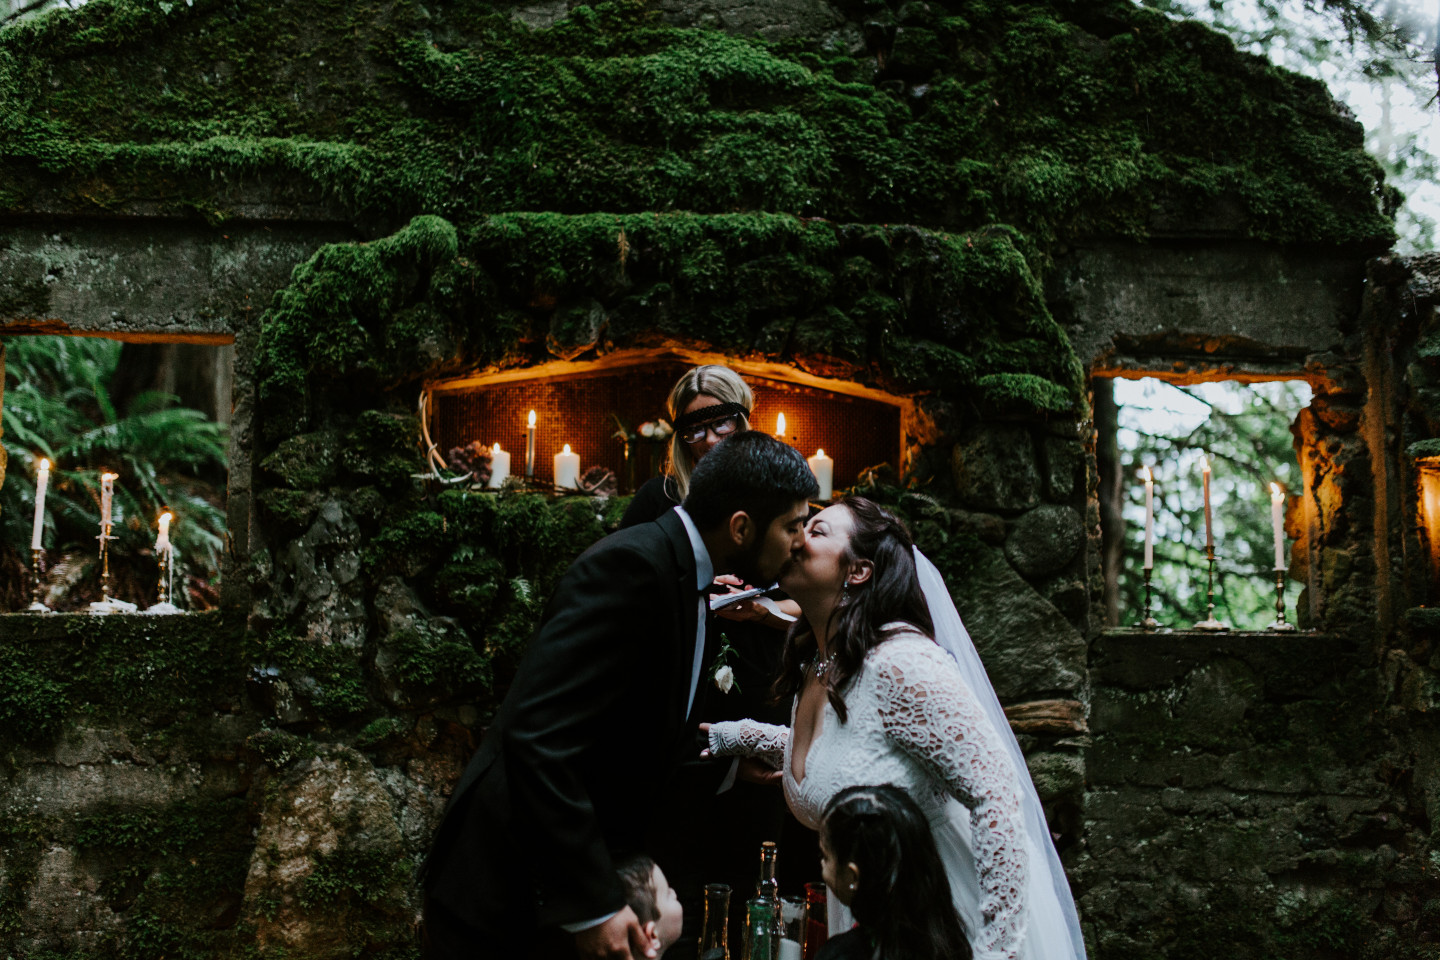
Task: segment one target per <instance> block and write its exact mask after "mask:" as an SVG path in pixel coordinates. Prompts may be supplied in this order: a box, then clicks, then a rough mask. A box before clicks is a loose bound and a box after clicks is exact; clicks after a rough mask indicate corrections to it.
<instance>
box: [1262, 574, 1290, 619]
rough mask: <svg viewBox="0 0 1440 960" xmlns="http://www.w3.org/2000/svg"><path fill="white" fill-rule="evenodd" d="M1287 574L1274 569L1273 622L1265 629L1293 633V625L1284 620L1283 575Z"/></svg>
mask: <svg viewBox="0 0 1440 960" xmlns="http://www.w3.org/2000/svg"><path fill="white" fill-rule="evenodd" d="M1288 572H1289V571H1287V570H1286V569H1285V568H1284V567H1276V568H1275V622H1274V623H1272V624H1270V626H1269V627H1267V628H1266V629H1269V630H1275V631H1278V632H1284V633H1293V632H1294V630H1295V624H1293V623H1289V622H1287V621H1286V620H1285V574H1286V573H1288Z"/></svg>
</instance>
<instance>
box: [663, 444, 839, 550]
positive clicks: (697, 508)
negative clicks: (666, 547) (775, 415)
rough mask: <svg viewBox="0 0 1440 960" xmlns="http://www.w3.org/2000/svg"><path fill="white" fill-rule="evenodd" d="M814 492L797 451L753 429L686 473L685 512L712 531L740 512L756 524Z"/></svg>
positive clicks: (765, 523) (810, 475)
mask: <svg viewBox="0 0 1440 960" xmlns="http://www.w3.org/2000/svg"><path fill="white" fill-rule="evenodd" d="M819 492H820V486H819V484H817V483H816V482H815V474H813V473H811V472H810V465H809V464H808V463H806V462H805V458H804V457H802V456H801V455H800V451H798V450H796V449H795V448H794V447H791V446H788V445H787V444H783V443H781V442H780V441H779V440H776V439H775V438H774V437H771V436H769V435H768V434H764V433H760V432H759V431H758V430H747V431H746V432H744V433H737V434H733V435H731V436H728V437H726V438H725V439H724V440H721V441H720V442H719V443H717V444H716V445H715V446H714V447H712V448H711V449H710V452H709V453H707V454H705V456H703V457H701V458H700V462H699V463H697V464H696V465H695V472H694V473H692V474H690V490H689V492H688V493H687V494H686V496H685V512H686V513H688V514H690V519H692V520H694V521H695V526H697V527H699V528H700V529H701V530H710V529H713V528H714V527H715V526H717V525H718V524H721V523H724V522H725V521H727V520H729V519H730V518H731V517H732V516H734V515H735V514H736V513H738V512H740V511H742V510H743V511H744V512H745V513H747V514H749V515H750V519H751V520H754V521H755V522H756V523H757V524H759V525H760V530H761V531H762V532H763V531H764V530H765V529H766V528H767V527H769V526H770V522H771V521H772V520H774V519H775V518H776V517H778V516H780V514H782V513H784V512H785V511H786V510H789V509H790V508H791V507H793V506H794V505H795V501H796V500H809V499H811V498H813V497H814V496H815V495H816V494H818V493H819Z"/></svg>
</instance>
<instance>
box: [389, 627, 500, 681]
mask: <svg viewBox="0 0 1440 960" xmlns="http://www.w3.org/2000/svg"><path fill="white" fill-rule="evenodd" d="M389 644H390V646H391V647H392V648H393V649H394V653H395V675H396V677H398V678H399V680H400V681H401V682H402V683H409V684H417V685H420V686H429V685H432V684H437V683H444V684H445V685H446V686H447V687H448V688H451V689H457V690H458V689H463V688H465V687H471V686H476V685H483V686H488V685H489V683H490V679H491V677H490V663H489V661H488V659H486V658H485V657H483V656H481V655H480V654H477V653H476V652H475V648H474V647H473V646H471V644H470V641H469V639H468V638H466V637H465V636H464V634H459V635H458V636H457V635H456V633H455V632H454V631H450V630H444V629H439V628H437V627H435V626H433V625H431V624H424V623H415V624H412V625H411V626H410V627H409V628H408V629H405V630H402V631H400V632H399V633H397V634H396V635H395V636H393V637H391V638H390V640H389Z"/></svg>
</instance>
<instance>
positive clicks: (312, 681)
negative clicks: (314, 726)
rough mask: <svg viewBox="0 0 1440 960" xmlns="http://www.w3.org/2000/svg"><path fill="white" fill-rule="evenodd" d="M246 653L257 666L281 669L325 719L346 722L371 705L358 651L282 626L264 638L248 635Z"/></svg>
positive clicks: (292, 685)
mask: <svg viewBox="0 0 1440 960" xmlns="http://www.w3.org/2000/svg"><path fill="white" fill-rule="evenodd" d="M245 653H246V657H247V659H248V660H249V662H251V663H253V664H257V665H265V666H274V667H277V668H278V669H279V671H280V676H281V677H282V678H283V680H284V682H285V683H288V684H290V685H291V687H292V688H293V689H294V691H295V692H296V693H298V694H299V695H300V696H302V697H304V699H305V700H306V701H307V702H309V703H310V704H311V706H313V707H314V708H315V710H316V712H317V713H318V714H319V715H320V716H322V717H325V718H327V719H332V720H343V719H345V718H347V717H351V716H353V715H355V714H357V713H363V712H364V711H365V710H367V709H368V708H369V707H370V705H371V701H370V694H369V689H368V687H367V686H366V681H365V674H364V671H363V670H362V669H361V667H360V657H359V652H358V651H355V650H350V649H347V648H345V647H342V646H340V645H339V644H335V643H329V642H324V641H321V640H312V639H308V638H305V637H301V636H298V635H297V634H296V633H294V632H293V631H291V630H290V629H288V628H284V627H281V628H277V629H274V630H271V631H270V632H268V633H266V634H265V635H263V636H258V635H255V634H247V636H246V638H245Z"/></svg>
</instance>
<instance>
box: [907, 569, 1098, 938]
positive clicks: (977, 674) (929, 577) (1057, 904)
mask: <svg viewBox="0 0 1440 960" xmlns="http://www.w3.org/2000/svg"><path fill="white" fill-rule="evenodd" d="M915 569H916V572H917V573H918V574H919V577H920V586H921V589H923V590H924V591H925V601H926V603H927V605H928V606H929V608H930V618H931V619H932V620H933V621H934V623H935V641H936V642H937V643H939V644H940V646H941V647H943V648H944V649H945V651H946V652H947V653H949V654H950V656H951V657H953V658H954V660H955V662H956V664H958V665H959V667H960V672H961V674H962V675H963V676H964V678H965V682H966V683H967V684H969V686H970V689H971V690H973V691H974V692H975V697H976V699H977V700H978V701H979V704H980V707H981V708H982V709H983V710H984V711H985V715H986V716H987V717H988V718H989V719H990V722H991V724H992V725H993V726H994V728H995V730H996V732H997V733H998V734H999V736H1000V739H1001V740H1002V741H1003V742H1004V744H1005V747H1006V749H1007V750H1008V751H1009V753H1010V759H1011V761H1012V762H1013V763H1014V764H1015V770H1016V772H1017V773H1019V774H1024V775H1023V776H1020V778H1019V779H1020V788H1021V789H1020V799H1021V804H1022V806H1023V808H1024V809H1023V815H1024V821H1025V834H1026V838H1027V843H1028V845H1029V848H1030V849H1029V854H1030V856H1029V861H1030V864H1031V873H1032V879H1031V881H1030V883H1029V884H1028V888H1029V891H1030V893H1031V896H1030V897H1029V900H1030V903H1029V912H1030V917H1029V922H1028V923H1027V924H1026V927H1027V931H1028V932H1027V935H1026V936H1027V939H1029V940H1030V941H1031V942H1030V943H1029V944H1028V945H1027V947H1028V949H1026V950H1025V951H1024V953H1023V955H1024V956H1025V957H1027V958H1035V960H1042V958H1043V960H1065V958H1067V957H1068V958H1073V960H1085V941H1084V939H1083V938H1082V937H1081V935H1080V918H1079V915H1078V914H1077V913H1076V910H1075V899H1074V897H1073V896H1072V895H1071V893H1070V883H1069V881H1068V880H1066V878H1065V868H1064V867H1062V866H1061V865H1060V855H1059V854H1058V853H1056V852H1055V843H1054V842H1053V841H1052V840H1051V838H1050V827H1049V825H1048V824H1047V823H1046V821H1045V810H1044V808H1043V807H1041V805H1040V797H1039V795H1038V794H1036V792H1035V784H1034V783H1032V782H1031V780H1030V776H1029V768H1028V767H1027V766H1026V765H1025V755H1024V754H1023V753H1021V751H1020V744H1019V742H1017V741H1016V739H1015V734H1014V732H1012V731H1011V729H1010V722H1009V721H1008V720H1007V719H1006V717H1005V710H1004V709H1003V708H1002V707H1001V706H1000V700H999V698H998V697H996V696H995V688H994V687H993V686H992V685H991V683H990V677H989V676H988V675H987V674H986V673H985V667H984V665H983V664H982V663H981V662H980V655H979V653H977V652H976V650H975V644H974V643H973V642H972V641H971V640H970V633H969V631H967V630H966V629H965V625H964V624H963V623H962V622H961V621H960V614H959V612H958V611H957V610H956V609H955V601H954V600H952V599H951V598H950V590H949V588H948V587H946V585H945V580H944V578H943V577H941V576H940V571H939V570H937V569H936V568H935V564H933V563H931V562H930V560H929V558H927V557H926V556H925V554H923V553H921V552H920V549H919V548H918V547H917V548H916V549H915Z"/></svg>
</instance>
